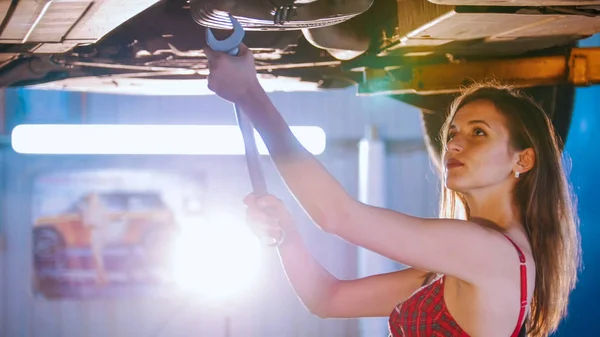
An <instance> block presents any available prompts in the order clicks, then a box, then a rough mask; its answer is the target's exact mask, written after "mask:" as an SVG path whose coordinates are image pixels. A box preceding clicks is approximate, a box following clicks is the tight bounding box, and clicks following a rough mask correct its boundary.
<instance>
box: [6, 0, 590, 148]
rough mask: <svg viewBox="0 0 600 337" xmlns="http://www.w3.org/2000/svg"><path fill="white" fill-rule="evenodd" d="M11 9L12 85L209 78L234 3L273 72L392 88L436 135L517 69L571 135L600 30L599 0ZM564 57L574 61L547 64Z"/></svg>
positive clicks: (16, 0) (260, 66) (264, 66)
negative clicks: (587, 45)
mask: <svg viewBox="0 0 600 337" xmlns="http://www.w3.org/2000/svg"><path fill="white" fill-rule="evenodd" d="M0 13H2V14H3V18H2V21H1V23H0V86H1V87H14V86H29V85H40V84H44V83H45V84H53V85H54V88H65V89H78V88H79V89H81V85H82V83H83V85H84V86H85V83H86V81H88V82H92V81H96V82H98V81H101V85H102V86H113V87H118V86H119V85H120V81H123V80H135V81H141V82H144V81H152V80H187V79H204V78H206V76H207V73H208V70H207V64H206V57H205V55H204V52H203V48H204V47H205V38H204V36H205V34H204V32H205V29H206V28H207V27H209V28H212V29H214V30H216V31H217V33H220V34H218V35H222V37H225V36H227V34H228V30H229V29H230V28H231V25H230V23H229V20H228V16H227V15H228V14H231V15H233V16H235V17H236V18H237V19H238V21H240V22H241V23H242V25H243V26H244V28H245V30H246V37H245V40H244V43H245V44H246V45H247V46H249V47H250V48H251V49H252V51H253V53H254V56H255V59H256V66H257V71H258V73H259V76H260V77H262V78H285V79H292V80H293V81H296V82H301V83H311V84H314V85H315V86H316V87H317V88H319V89H331V88H344V87H349V86H358V87H359V93H361V94H385V95H390V96H392V97H394V98H397V99H399V100H401V101H404V102H407V103H409V104H412V105H414V106H416V107H418V108H420V109H422V110H423V112H424V113H423V117H424V121H425V124H426V125H425V127H426V129H431V130H432V131H430V132H429V131H428V133H430V141H432V142H434V139H435V136H434V135H435V134H436V132H437V128H439V126H440V125H439V120H440V119H441V118H442V117H443V115H444V113H443V112H444V111H445V110H446V109H447V105H448V102H449V101H450V100H451V98H452V97H453V95H454V94H455V93H456V92H458V91H459V90H460V87H462V86H465V85H468V84H469V83H470V82H473V81H477V80H482V79H492V78H496V77H502V76H503V75H504V74H505V73H506V72H509V73H510V72H511V71H512V72H513V73H514V74H516V75H514V76H513V78H509V79H508V80H509V82H512V83H514V84H518V85H519V86H522V87H524V88H526V90H528V91H530V92H531V94H532V95H534V97H535V98H536V99H538V101H540V102H541V103H542V104H543V105H544V106H545V107H546V109H547V110H548V111H549V113H550V114H552V116H553V119H554V121H555V124H556V125H557V129H558V130H559V133H561V136H562V137H563V139H564V138H566V133H567V130H568V126H569V121H570V114H571V107H572V97H573V87H574V85H582V84H583V85H586V84H589V83H573V80H572V78H573V76H571V75H569V74H567V71H568V70H569V68H568V66H571V63H569V62H573V59H574V58H573V57H570V56H569V55H571V53H572V51H573V48H574V47H575V46H576V45H577V41H578V40H580V39H583V38H586V37H588V36H591V35H593V34H595V33H596V32H598V31H600V17H598V14H599V13H600V1H565V0H563V1H561V0H550V1H541V0H513V1H504V0H467V1H459V0H432V1H426V0H354V1H346V0H328V1H325V0H245V1H242V0H162V1H161V0H135V1H134V0H128V1H119V0H95V1H94V0H43V1H37V0H36V1H34V0H12V1H9V0H1V1H0ZM584 54H585V53H584ZM586 55H587V54H586ZM594 55H595V54H594ZM557 57H558V58H559V59H558V61H556V62H558V63H556V64H558V67H559V68H560V64H561V62H563V63H565V67H564V68H565V69H564V71H563V72H561V71H562V69H558V70H556V71H555V72H551V71H545V72H544V71H542V72H541V73H540V70H543V69H553V68H549V66H546V64H549V63H548V62H549V61H548V60H549V58H555V59H556V58H557ZM561 57H562V59H560V58H561ZM532 58H536V59H535V60H536V62H537V63H535V64H536V65H537V68H536V67H532V66H531V65H530V63H527V62H523V61H521V60H523V59H525V60H531V59H532ZM515 59H516V60H517V63H515ZM563 59H564V61H562V60H563ZM590 59H591V58H590ZM510 62H512V63H510ZM519 62H520V63H519ZM506 64H517V66H513V67H512V68H510V67H508V68H507V67H505V65H506ZM461 65H462V67H463V68H464V69H466V70H460V69H462V68H460V67H461ZM465 65H466V66H465ZM581 67H583V68H585V69H588V68H590V66H589V64H588V63H585V64H583V65H580V68H581ZM586 67H587V68H586ZM509 68H510V69H511V70H506V69H509ZM453 69H454V70H453ZM456 69H459V70H458V71H456ZM498 69H503V70H501V71H498ZM594 69H595V68H594ZM467 70H468V71H467ZM469 71H471V72H469ZM473 71H475V73H473ZM583 71H584V72H585V71H586V70H583ZM534 72H535V73H534ZM537 73H540V74H541V75H537V76H532V74H534V75H535V74H537ZM563 73H564V74H563ZM424 74H427V75H424ZM520 74H523V76H521V75H520ZM444 75H445V76H444ZM527 75H529V76H527ZM490 77H492V78H490ZM432 79H437V80H439V79H442V81H445V80H444V79H449V80H451V81H450V82H448V83H442V84H441V86H440V87H435V86H432V85H431V80H432ZM500 79H501V80H502V78H500ZM586 79H587V77H586ZM586 81H587V82H590V81H589V80H584V81H583V82H586ZM444 85H445V86H444ZM432 88H433V89H432ZM432 116H433V117H432ZM434 147H435V146H434Z"/></svg>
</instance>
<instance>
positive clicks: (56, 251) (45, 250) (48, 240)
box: [33, 228, 65, 268]
mask: <svg viewBox="0 0 600 337" xmlns="http://www.w3.org/2000/svg"><path fill="white" fill-rule="evenodd" d="M64 249H65V242H64V240H63V238H62V236H61V235H60V233H58V232H57V231H56V230H55V229H53V228H36V229H35V230H34V231H33V254H34V258H35V262H36V265H44V266H47V265H49V264H52V265H53V267H55V268H59V267H62V266H63V262H64Z"/></svg>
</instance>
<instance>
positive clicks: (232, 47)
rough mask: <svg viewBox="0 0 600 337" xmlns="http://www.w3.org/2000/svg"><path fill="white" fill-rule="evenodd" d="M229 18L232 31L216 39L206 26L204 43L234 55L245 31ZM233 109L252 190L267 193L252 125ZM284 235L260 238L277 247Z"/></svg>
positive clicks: (216, 49) (257, 192) (262, 194)
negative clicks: (224, 36) (242, 142)
mask: <svg viewBox="0 0 600 337" xmlns="http://www.w3.org/2000/svg"><path fill="white" fill-rule="evenodd" d="M229 20H230V21H231V25H232V26H233V33H232V34H231V35H230V36H229V37H228V38H226V39H224V40H217V38H215V36H214V34H213V32H212V31H211V30H210V28H206V44H207V45H208V47H209V48H211V49H212V50H214V51H219V52H223V53H227V54H229V55H231V56H236V55H238V53H239V51H240V48H239V45H240V44H241V43H242V40H243V39H244V35H245V32H244V28H243V27H242V25H241V24H240V23H239V21H238V20H237V19H236V18H235V17H233V16H232V15H231V14H230V15H229ZM233 111H234V113H235V118H236V120H237V123H238V126H239V128H240V131H241V132H242V138H243V139H244V148H245V151H246V152H245V156H246V165H247V166H248V173H249V175H250V183H251V184H252V191H253V193H254V194H255V195H257V196H264V195H266V194H267V183H266V182H265V176H264V173H263V171H262V167H261V165H260V160H259V153H258V149H257V147H256V140H255V138H254V127H253V126H252V123H251V122H250V119H249V118H248V117H247V116H246V115H245V114H244V113H242V111H241V109H240V107H239V106H238V105H237V104H234V105H233ZM284 237H285V232H284V231H283V230H282V232H281V237H280V238H279V239H274V238H270V237H263V238H260V239H261V241H262V243H263V244H264V245H266V246H270V247H277V246H279V245H280V244H281V243H282V242H283V240H284Z"/></svg>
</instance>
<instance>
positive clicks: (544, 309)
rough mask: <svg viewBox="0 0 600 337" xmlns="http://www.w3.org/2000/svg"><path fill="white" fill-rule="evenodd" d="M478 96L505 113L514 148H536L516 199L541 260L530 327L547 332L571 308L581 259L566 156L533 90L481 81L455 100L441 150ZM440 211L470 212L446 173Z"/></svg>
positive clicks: (451, 215)
mask: <svg viewBox="0 0 600 337" xmlns="http://www.w3.org/2000/svg"><path fill="white" fill-rule="evenodd" d="M477 100H487V101H489V102H492V103H493V104H494V105H495V106H496V108H497V109H498V110H499V111H500V112H501V113H502V114H503V115H504V116H505V117H506V119H507V121H508V128H509V132H510V138H511V144H510V145H511V146H512V148H513V149H515V150H517V151H520V150H524V149H526V148H532V149H533V150H534V152H535V165H534V167H533V168H532V169H531V170H530V171H529V172H527V173H525V174H524V175H522V176H521V177H520V178H519V180H518V182H517V184H516V185H515V188H514V191H513V200H514V203H515V204H516V205H517V207H519V209H520V213H521V223H522V224H523V226H524V228H525V231H526V233H527V237H528V239H529V242H530V244H531V248H532V252H533V258H534V260H535V263H536V278H535V290H534V293H533V299H532V302H531V314H530V317H529V320H528V323H527V331H528V334H529V336H533V337H538V336H547V335H548V334H550V333H552V332H553V331H555V330H556V328H557V327H558V324H559V322H560V320H561V319H562V318H563V317H564V316H566V314H567V304H568V300H569V294H570V293H571V291H572V290H573V288H574V287H575V283H576V280H577V272H578V270H579V267H580V263H581V262H580V261H581V247H580V242H579V230H578V220H577V217H576V214H575V211H574V209H575V202H574V198H573V197H572V193H571V189H570V186H569V184H568V181H567V178H566V173H565V171H564V168H563V163H562V160H561V159H562V156H561V151H560V148H561V147H560V145H562V144H561V143H560V142H561V140H560V139H559V138H558V136H557V135H556V133H555V131H554V128H553V126H552V122H551V121H550V119H549V118H548V116H547V115H546V113H544V111H543V110H542V108H541V107H540V106H539V105H538V104H536V103H535V102H534V100H533V99H531V98H530V97H529V96H526V95H524V94H523V93H521V92H520V91H518V90H516V89H514V88H511V87H507V86H499V85H495V84H478V85H474V86H472V87H470V88H468V89H466V90H465V91H464V92H463V93H462V95H460V96H459V97H458V98H457V99H456V100H455V101H454V102H453V104H452V105H451V108H450V113H449V115H448V118H447V119H446V123H445V125H444V127H443V128H442V135H441V141H442V151H446V143H447V132H448V127H449V124H450V123H451V122H452V120H453V118H454V115H455V114H456V112H457V111H458V110H459V109H460V108H461V107H463V106H465V105H466V104H468V103H471V102H474V101H477ZM442 155H443V154H442ZM440 216H441V217H444V218H467V219H468V218H469V208H468V205H467V203H466V200H465V199H464V197H463V196H462V195H461V194H460V193H458V192H455V191H451V190H449V189H447V188H446V187H445V181H443V179H442V187H441V198H440Z"/></svg>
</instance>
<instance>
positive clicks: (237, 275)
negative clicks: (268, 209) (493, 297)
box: [173, 213, 263, 301]
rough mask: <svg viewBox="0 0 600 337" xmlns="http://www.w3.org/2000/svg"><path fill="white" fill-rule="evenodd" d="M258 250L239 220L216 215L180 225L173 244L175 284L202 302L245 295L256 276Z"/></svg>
mask: <svg viewBox="0 0 600 337" xmlns="http://www.w3.org/2000/svg"><path fill="white" fill-rule="evenodd" d="M262 251H263V249H262V247H261V246H260V243H259V242H258V240H257V239H256V237H255V236H254V235H253V234H252V232H251V231H250V229H249V228H248V227H247V226H246V225H245V224H244V222H243V219H239V218H237V217H235V216H231V215H228V214H225V213H223V214H217V215H214V216H211V217H210V218H209V221H208V223H194V224H191V225H188V226H184V227H183V228H182V230H181V234H180V237H179V239H178V241H177V243H176V245H175V251H174V261H173V273H174V277H175V282H176V283H177V284H178V286H179V287H180V289H181V290H183V291H184V292H186V293H193V294H196V295H199V296H200V297H201V298H202V299H203V300H204V299H208V300H217V301H219V300H224V299H227V298H231V297H233V296H242V295H243V294H244V293H246V292H248V291H249V290H250V288H251V287H252V285H253V283H254V282H255V281H256V280H257V277H258V275H259V274H260V268H261V262H262Z"/></svg>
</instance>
